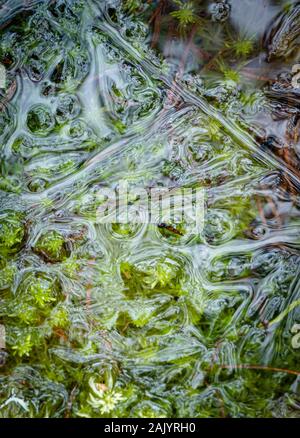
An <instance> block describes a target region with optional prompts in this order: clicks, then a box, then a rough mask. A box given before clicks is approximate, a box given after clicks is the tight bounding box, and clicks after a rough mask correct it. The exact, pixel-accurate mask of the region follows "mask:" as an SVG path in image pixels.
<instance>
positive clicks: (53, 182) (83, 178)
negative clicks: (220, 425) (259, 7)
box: [0, 0, 300, 418]
mask: <svg viewBox="0 0 300 438" xmlns="http://www.w3.org/2000/svg"><path fill="white" fill-rule="evenodd" d="M8 3H9V2H8ZM284 3H285V2H276V4H277V6H276V13H278V14H280V16H282V14H284V12H283V9H282V7H283V4H284ZM294 3H296V2H294ZM236 4H237V2H236V1H232V2H230V1H228V2H227V1H203V2H196V1H194V2H192V1H163V2H160V1H158V2H143V1H136V0H130V1H129V0H126V1H122V2H119V1H117V0H116V1H114V0H110V1H98V0H95V1H92V0H91V1H88V2H84V1H81V0H75V1H70V0H59V1H57V2H48V1H40V2H33V3H32V7H31V8H29V9H28V10H27V11H26V14H23V13H22V6H20V8H19V9H18V8H17V9H16V10H13V12H12V14H13V17H12V19H11V17H10V16H7V17H6V21H5V20H4V19H3V18H1V20H3V21H1V23H2V30H1V42H0V59H1V62H2V64H3V65H5V66H6V68H7V84H8V88H7V89H5V90H1V102H2V103H1V108H2V111H1V113H0V141H1V167H0V168H1V177H0V190H1V192H0V203H1V213H0V324H1V326H3V327H4V328H5V335H6V336H5V348H3V349H1V350H0V353H1V354H0V416H1V417H149V418H155V417H156V418H160V417H174V418H176V417H177V418H180V417H197V418H198V417H199V418H205V417H235V418H238V417H299V406H300V405H299V403H300V394H299V374H300V370H299V349H298V348H294V347H295V346H297V343H295V342H293V339H294V336H295V334H296V332H295V330H294V328H293V327H294V326H295V324H297V323H299V319H300V313H299V312H300V310H299V309H300V306H298V304H297V303H298V302H299V205H300V204H299V185H297V183H298V182H299V176H298V173H297V169H298V166H299V161H298V160H299V159H298V153H299V150H298V143H297V141H296V142H294V143H292V142H291V143H289V149H290V150H293V151H294V155H291V153H290V152H289V154H290V155H288V158H287V157H286V154H287V153H286V154H284V152H283V150H284V148H283V147H281V146H280V144H281V143H280V140H281V141H282V142H283V143H284V142H286V141H287V138H286V137H285V136H284V134H282V128H281V127H280V126H281V125H280V123H281V121H282V120H285V119H286V118H288V117H289V116H290V115H291V113H292V114H294V112H295V108H291V107H290V106H289V105H287V106H285V105H284V103H283V102H282V101H279V102H278V101H276V102H275V103H276V108H275V109H274V105H275V103H274V97H273V98H270V97H269V95H270V93H271V94H272V93H273V94H274V90H273V89H272V86H273V87H274V86H276V84H277V85H278V82H276V81H275V80H274V81H273V82H275V85H272V84H273V82H271V85H270V84H269V81H268V77H270V78H272V80H273V76H274V74H275V73H273V70H272V69H273V65H272V64H269V63H267V61H266V60H265V61H262V53H263V52H262V50H263V43H262V37H261V35H260V34H259V32H258V31H257V34H253V32H252V33H251V32H248V33H245V29H243V30H242V31H240V30H239V29H238V26H237V24H236V20H237V19H238V18H236V16H235V15H234V14H236V11H237V5H236ZM248 7H249V8H251V6H248ZM253 8H254V6H253ZM286 14H289V15H288V20H290V18H289V17H290V15H291V13H290V12H289V11H288V12H286ZM284 17H286V15H284ZM273 18H274V17H273ZM149 23H150V24H149ZM265 26H266V27H268V26H269V27H270V26H271V25H270V23H265ZM278 32H280V28H279V30H278V31H277V32H275V34H276V35H277V37H278ZM279 37H280V35H279ZM277 39H278V38H277ZM279 39H280V38H279ZM293 42H294V40H293ZM178 48H179V49H178ZM178 52H179V54H178ZM294 61H295V58H287V59H286V60H281V64H280V66H279V67H278V66H276V68H275V67H274V71H275V72H276V73H277V72H278V69H281V70H283V71H286V70H288V71H290V70H291V66H292V65H293V63H294ZM261 65H262V67H261ZM260 68H261V70H262V71H261V70H260ZM266 75H267V76H268V77H267V78H265V76H266ZM262 76H263V77H264V78H265V79H262ZM270 87H271V89H270ZM291 92H294V93H296V91H295V90H292V91H291ZM272 99H273V100H272ZM280 105H281V106H280ZM279 106H280V108H278V107H279ZM278 112H280V117H279V121H278V118H276V115H277V114H278ZM121 180H127V181H128V182H129V184H130V187H131V188H133V189H134V188H139V187H145V188H147V189H149V188H151V187H153V186H159V187H170V188H174V187H177V188H178V187H179V188H183V187H185V188H187V187H189V188H191V187H192V188H194V189H199V190H203V189H204V193H205V217H204V226H203V229H201V230H200V231H199V232H196V233H195V231H194V230H193V229H191V228H190V227H189V226H188V224H187V223H184V222H180V221H175V220H174V221H173V222H172V220H170V221H168V222H167V223H165V222H159V223H157V224H144V223H141V224H140V223H129V224H123V223H112V224H107V223H105V224H102V223H99V222H98V221H97V209H98V208H99V207H101V206H103V204H104V202H105V199H104V198H103V197H101V196H99V190H100V189H101V188H102V187H103V186H105V185H107V186H108V187H110V188H115V187H116V186H118V184H119V181H121ZM130 202H131V204H132V205H134V203H135V202H137V199H136V198H134V197H133V198H132V199H130Z"/></svg>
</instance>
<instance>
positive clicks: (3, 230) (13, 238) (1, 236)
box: [0, 211, 25, 254]
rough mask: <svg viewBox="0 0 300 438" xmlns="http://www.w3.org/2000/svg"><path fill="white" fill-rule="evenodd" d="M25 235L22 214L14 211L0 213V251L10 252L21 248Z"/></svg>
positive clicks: (2, 252) (3, 252)
mask: <svg viewBox="0 0 300 438" xmlns="http://www.w3.org/2000/svg"><path fill="white" fill-rule="evenodd" d="M24 237H25V228H24V223H23V221H22V215H21V214H19V213H16V212H13V211H8V212H6V213H3V214H0V253H1V254H10V253H14V252H17V251H18V250H20V248H21V245H22V242H23V240H24Z"/></svg>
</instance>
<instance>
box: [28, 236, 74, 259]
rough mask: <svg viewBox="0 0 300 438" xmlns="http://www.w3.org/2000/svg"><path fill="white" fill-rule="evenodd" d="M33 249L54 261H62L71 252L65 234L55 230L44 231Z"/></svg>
mask: <svg viewBox="0 0 300 438" xmlns="http://www.w3.org/2000/svg"><path fill="white" fill-rule="evenodd" d="M33 249H34V251H35V252H36V253H37V254H39V255H40V256H42V257H43V258H45V259H46V260H47V261H49V262H53V263H55V262H62V261H63V260H64V259H65V258H66V257H68V256H69V253H70V252H69V249H68V248H67V244H66V241H65V238H64V236H63V235H62V234H61V233H60V232H58V231H55V230H53V231H49V232H45V233H43V234H42V235H41V236H40V237H39V239H38V241H37V242H36V244H35V245H34V248H33Z"/></svg>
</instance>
